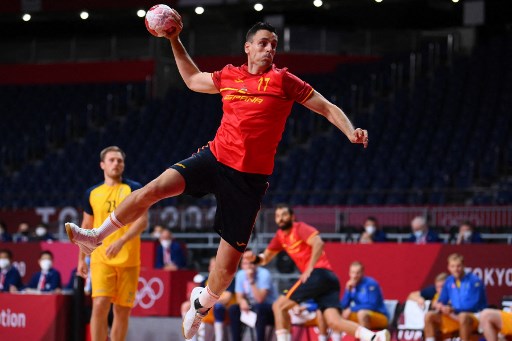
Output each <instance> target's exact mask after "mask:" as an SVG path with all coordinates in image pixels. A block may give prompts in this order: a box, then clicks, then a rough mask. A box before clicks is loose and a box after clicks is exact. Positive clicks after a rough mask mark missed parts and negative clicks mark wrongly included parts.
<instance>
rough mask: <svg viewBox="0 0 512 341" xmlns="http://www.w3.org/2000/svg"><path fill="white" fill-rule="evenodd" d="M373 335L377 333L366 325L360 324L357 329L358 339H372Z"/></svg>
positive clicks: (363, 340)
mask: <svg viewBox="0 0 512 341" xmlns="http://www.w3.org/2000/svg"><path fill="white" fill-rule="evenodd" d="M373 335H375V333H374V332H372V331H371V330H369V329H366V328H365V327H362V326H359V327H358V328H357V329H356V335H355V336H356V339H360V340H362V341H371V340H372V337H373Z"/></svg>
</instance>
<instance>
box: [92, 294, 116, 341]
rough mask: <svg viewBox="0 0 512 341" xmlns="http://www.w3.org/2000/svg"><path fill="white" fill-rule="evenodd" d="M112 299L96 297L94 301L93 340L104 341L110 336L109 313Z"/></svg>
mask: <svg viewBox="0 0 512 341" xmlns="http://www.w3.org/2000/svg"><path fill="white" fill-rule="evenodd" d="M111 301H112V297H106V296H101V297H94V298H93V300H92V315H91V339H92V341H104V340H106V339H107V336H108V313H109V311H110V303H111Z"/></svg>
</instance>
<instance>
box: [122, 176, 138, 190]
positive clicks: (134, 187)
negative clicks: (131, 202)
mask: <svg viewBox="0 0 512 341" xmlns="http://www.w3.org/2000/svg"><path fill="white" fill-rule="evenodd" d="M122 183H123V184H125V185H128V187H130V188H131V190H132V191H135V190H137V189H139V188H142V184H141V183H140V182H137V181H134V180H131V179H123V181H122Z"/></svg>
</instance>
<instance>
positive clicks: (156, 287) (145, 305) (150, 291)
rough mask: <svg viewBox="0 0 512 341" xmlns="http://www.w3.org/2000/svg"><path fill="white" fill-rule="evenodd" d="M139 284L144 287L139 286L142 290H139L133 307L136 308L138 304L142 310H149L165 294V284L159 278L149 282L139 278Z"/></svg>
mask: <svg viewBox="0 0 512 341" xmlns="http://www.w3.org/2000/svg"><path fill="white" fill-rule="evenodd" d="M139 284H142V287H140V285H139V287H140V289H139V290H137V294H136V295H135V304H134V305H133V306H134V307H136V306H137V304H138V305H140V307H141V308H142V309H149V308H151V307H152V306H153V305H154V304H155V302H156V301H157V300H158V299H160V297H162V295H163V294H164V283H163V282H162V280H161V279H160V278H158V277H153V278H151V279H150V280H149V281H146V279H145V278H144V277H139ZM146 297H147V298H148V299H146Z"/></svg>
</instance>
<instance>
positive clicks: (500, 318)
mask: <svg viewBox="0 0 512 341" xmlns="http://www.w3.org/2000/svg"><path fill="white" fill-rule="evenodd" d="M480 327H481V328H482V329H483V331H484V336H485V339H486V340H487V341H498V333H499V334H501V335H503V336H512V312H507V311H503V310H498V309H484V310H483V311H482V313H481V314H480Z"/></svg>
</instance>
